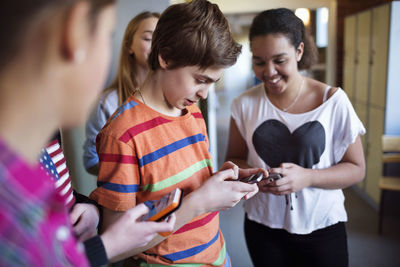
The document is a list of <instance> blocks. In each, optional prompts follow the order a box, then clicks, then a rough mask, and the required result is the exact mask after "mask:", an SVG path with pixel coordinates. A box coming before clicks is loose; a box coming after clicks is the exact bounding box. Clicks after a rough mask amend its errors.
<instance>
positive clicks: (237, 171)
mask: <svg viewBox="0 0 400 267" xmlns="http://www.w3.org/2000/svg"><path fill="white" fill-rule="evenodd" d="M227 169H232V170H233V172H234V176H235V177H236V178H235V179H234V180H237V179H239V178H242V177H247V176H250V175H252V174H255V173H258V172H263V173H264V177H268V175H269V173H268V171H266V170H265V169H263V168H247V169H241V168H239V167H238V166H237V165H236V164H234V163H233V162H232V161H226V162H224V164H223V165H222V167H221V168H220V171H221V170H227ZM257 192H258V190H257V191H252V192H250V193H248V194H246V195H245V196H244V197H243V199H244V200H247V199H250V198H251V197H253V196H254V195H255V194H257Z"/></svg>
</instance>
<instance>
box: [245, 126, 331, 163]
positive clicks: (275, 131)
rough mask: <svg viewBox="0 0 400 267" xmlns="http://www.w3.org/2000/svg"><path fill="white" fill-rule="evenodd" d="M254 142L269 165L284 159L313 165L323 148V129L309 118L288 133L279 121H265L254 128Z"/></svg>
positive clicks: (261, 156)
mask: <svg viewBox="0 0 400 267" xmlns="http://www.w3.org/2000/svg"><path fill="white" fill-rule="evenodd" d="M253 145H254V147H255V149H256V151H257V154H258V155H259V156H260V158H262V159H263V160H264V162H265V163H266V164H267V165H269V166H270V167H272V168H275V167H279V165H280V164H281V163H283V162H292V163H295V164H297V165H300V166H302V167H304V168H312V166H313V165H314V164H316V163H318V162H319V160H320V158H321V155H322V153H323V152H324V150H325V130H324V127H323V126H322V124H321V123H319V122H318V121H310V122H307V123H305V124H303V125H301V126H300V127H299V128H297V129H296V130H295V131H294V132H293V133H290V131H289V129H288V128H287V127H286V125H284V124H283V123H282V122H280V121H278V120H267V121H265V122H263V123H262V124H261V125H260V126H258V127H257V129H256V130H255V131H254V133H253Z"/></svg>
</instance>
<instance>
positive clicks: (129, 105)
mask: <svg viewBox="0 0 400 267" xmlns="http://www.w3.org/2000/svg"><path fill="white" fill-rule="evenodd" d="M137 105H138V103H136V102H135V101H133V100H131V101H129V102H126V103H125V104H123V105H122V106H120V107H119V108H118V111H117V112H116V113H115V115H114V117H112V119H111V121H113V120H115V119H116V118H117V117H118V116H119V115H121V114H122V112H124V111H125V110H128V109H131V108H133V107H134V106H137Z"/></svg>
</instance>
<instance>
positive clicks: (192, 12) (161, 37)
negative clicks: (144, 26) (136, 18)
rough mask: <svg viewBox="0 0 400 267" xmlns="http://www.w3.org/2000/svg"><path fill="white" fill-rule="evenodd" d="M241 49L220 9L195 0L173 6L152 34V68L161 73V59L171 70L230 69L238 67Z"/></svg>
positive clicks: (150, 58) (164, 14)
mask: <svg viewBox="0 0 400 267" xmlns="http://www.w3.org/2000/svg"><path fill="white" fill-rule="evenodd" d="M241 49H242V47H241V45H239V44H238V43H236V42H235V41H234V40H233V37H232V34H231V32H230V28H229V24H228V21H227V19H226V18H225V16H224V15H223V14H222V12H221V10H220V9H219V8H218V6H217V5H216V4H212V3H210V2H208V1H206V0H193V1H191V2H190V3H183V4H177V5H172V6H170V7H168V8H167V9H166V10H165V11H164V12H163V13H162V14H161V17H160V20H159V21H158V23H157V27H156V29H155V31H154V33H153V42H152V46H151V53H150V55H149V66H150V69H152V70H157V69H159V68H160V63H159V61H158V56H159V55H160V56H161V57H162V58H163V60H165V61H166V62H167V64H168V69H174V68H179V67H184V66H199V67H200V68H202V69H205V68H208V67H213V66H218V67H228V66H231V65H233V64H235V63H236V60H237V57H238V56H239V54H240V52H241Z"/></svg>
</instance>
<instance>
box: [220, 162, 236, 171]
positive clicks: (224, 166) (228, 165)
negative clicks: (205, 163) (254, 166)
mask: <svg viewBox="0 0 400 267" xmlns="http://www.w3.org/2000/svg"><path fill="white" fill-rule="evenodd" d="M234 165H235V163H233V162H232V161H225V162H224V163H223V164H222V166H221V168H220V169H219V170H220V171H223V170H226V169H231V168H233V166H234Z"/></svg>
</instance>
